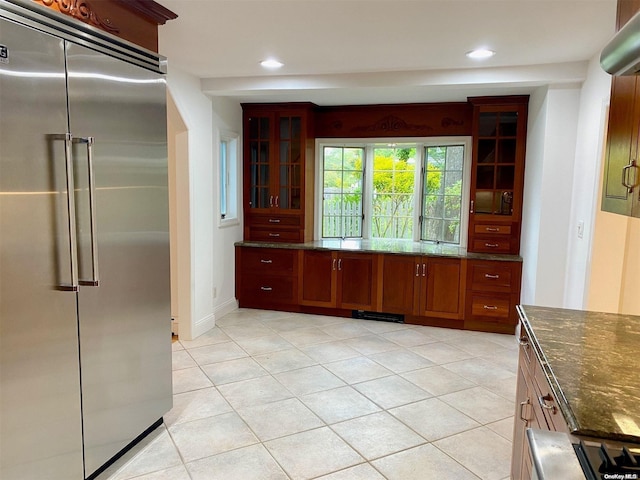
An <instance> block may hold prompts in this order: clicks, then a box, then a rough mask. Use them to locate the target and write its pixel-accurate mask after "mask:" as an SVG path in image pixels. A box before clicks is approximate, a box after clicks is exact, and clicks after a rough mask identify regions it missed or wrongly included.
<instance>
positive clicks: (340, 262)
mask: <svg viewBox="0 0 640 480" xmlns="http://www.w3.org/2000/svg"><path fill="white" fill-rule="evenodd" d="M338 270H342V259H341V258H339V259H338Z"/></svg>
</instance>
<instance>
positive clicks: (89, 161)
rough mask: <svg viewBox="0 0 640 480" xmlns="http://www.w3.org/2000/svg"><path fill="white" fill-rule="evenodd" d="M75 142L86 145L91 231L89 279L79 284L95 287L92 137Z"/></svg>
mask: <svg viewBox="0 0 640 480" xmlns="http://www.w3.org/2000/svg"><path fill="white" fill-rule="evenodd" d="M74 142H75V143H83V144H85V145H86V146H87V173H88V177H89V178H88V182H89V222H90V225H89V229H90V233H91V267H92V268H91V271H92V278H91V280H80V285H83V286H88V287H97V286H99V285H100V273H99V271H98V236H97V232H96V206H95V196H96V185H95V177H94V174H93V173H94V172H93V143H94V137H81V138H75V139H74Z"/></svg>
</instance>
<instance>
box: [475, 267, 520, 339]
mask: <svg viewBox="0 0 640 480" xmlns="http://www.w3.org/2000/svg"><path fill="white" fill-rule="evenodd" d="M521 276H522V263H520V262H507V261H492V260H469V261H468V263H467V283H466V285H467V294H466V301H465V321H467V322H470V323H471V324H473V325H475V326H477V327H478V329H483V328H482V326H483V325H492V328H493V331H503V332H504V333H513V329H514V327H515V325H516V324H517V322H518V313H517V312H516V305H517V304H518V302H519V301H520V279H521Z"/></svg>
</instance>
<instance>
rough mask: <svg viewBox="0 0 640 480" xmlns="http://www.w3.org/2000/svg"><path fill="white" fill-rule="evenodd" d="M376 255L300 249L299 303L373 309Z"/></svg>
mask: <svg viewBox="0 0 640 480" xmlns="http://www.w3.org/2000/svg"><path fill="white" fill-rule="evenodd" d="M376 257H377V256H376V255H375V254H370V253H346V252H331V251H315V250H304V251H302V268H301V274H300V304H301V305H308V306H315V307H327V308H342V309H350V310H374V309H375V303H376V290H377V281H376V279H377V262H376V260H377V258H376Z"/></svg>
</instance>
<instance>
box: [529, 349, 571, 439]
mask: <svg viewBox="0 0 640 480" xmlns="http://www.w3.org/2000/svg"><path fill="white" fill-rule="evenodd" d="M533 380H534V387H535V392H536V394H535V398H534V399H533V400H532V401H533V402H534V403H535V404H536V405H537V406H538V407H540V411H541V412H542V414H543V416H544V419H545V420H546V422H547V425H548V426H549V430H554V431H560V432H566V433H568V431H567V426H566V425H567V424H566V422H565V420H564V417H563V416H562V412H561V411H560V407H559V406H558V402H556V399H555V396H554V395H553V393H552V392H551V387H550V386H549V382H548V381H547V377H546V376H545V374H544V371H543V369H542V366H541V365H540V364H539V363H538V362H537V361H536V362H534V367H533Z"/></svg>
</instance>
